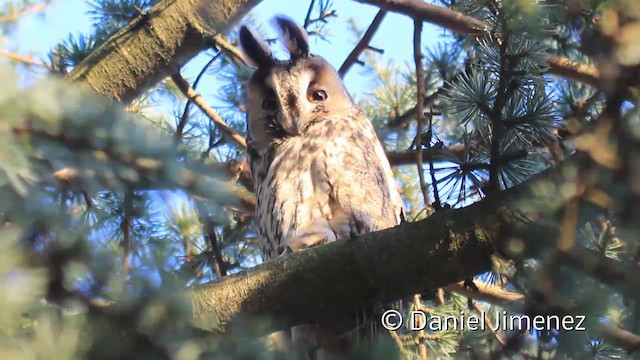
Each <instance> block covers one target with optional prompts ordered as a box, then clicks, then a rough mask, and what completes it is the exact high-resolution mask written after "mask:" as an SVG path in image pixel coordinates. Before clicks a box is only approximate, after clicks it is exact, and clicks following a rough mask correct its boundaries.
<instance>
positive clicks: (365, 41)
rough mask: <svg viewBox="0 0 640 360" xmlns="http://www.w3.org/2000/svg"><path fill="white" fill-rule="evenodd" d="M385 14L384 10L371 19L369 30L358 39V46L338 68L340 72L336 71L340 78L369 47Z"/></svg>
mask: <svg viewBox="0 0 640 360" xmlns="http://www.w3.org/2000/svg"><path fill="white" fill-rule="evenodd" d="M386 14H387V12H386V11H385V10H380V11H378V13H377V14H376V16H375V17H374V18H373V21H372V22H371V25H369V28H368V29H367V31H366V32H365V33H364V35H363V36H362V39H360V42H358V45H356V47H355V48H354V49H353V50H352V51H351V53H350V54H349V56H347V58H346V59H345V60H344V63H342V66H340V70H338V74H340V77H344V76H345V74H346V73H347V72H348V71H349V69H350V68H351V66H353V64H354V63H355V62H356V61H357V60H358V56H360V54H361V53H362V52H363V51H364V50H365V49H366V48H367V47H368V46H369V43H370V42H371V39H372V38H373V35H374V34H375V33H376V31H378V28H379V27H380V24H381V23H382V20H383V19H384V16H385V15H386Z"/></svg>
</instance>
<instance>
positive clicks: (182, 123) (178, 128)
mask: <svg viewBox="0 0 640 360" xmlns="http://www.w3.org/2000/svg"><path fill="white" fill-rule="evenodd" d="M220 54H222V53H221V52H218V53H217V54H215V55H214V56H213V57H212V58H211V59H210V60H209V61H208V62H207V63H206V64H205V66H203V67H202V70H200V72H199V73H198V76H196V79H195V80H194V81H193V88H192V90H193V92H195V90H196V88H197V87H198V84H199V83H200V80H201V79H202V76H203V75H204V74H205V73H206V72H207V70H208V69H209V67H210V66H211V65H212V64H213V63H214V61H216V60H217V59H218V57H219V56H220ZM178 76H179V74H178ZM179 79H182V76H179V78H178V81H179ZM188 85H189V84H187V86H188ZM180 91H182V93H183V94H184V96H186V97H187V103H186V104H185V106H184V110H183V111H182V116H181V117H180V120H179V121H178V125H176V134H175V138H176V140H180V139H181V138H182V134H183V133H184V128H185V126H187V121H188V120H189V113H190V111H189V110H190V109H191V103H192V102H193V100H192V99H191V98H190V97H189V96H188V95H187V93H188V92H189V88H188V87H185V86H184V83H183V84H182V88H180Z"/></svg>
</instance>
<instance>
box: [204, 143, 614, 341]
mask: <svg viewBox="0 0 640 360" xmlns="http://www.w3.org/2000/svg"><path fill="white" fill-rule="evenodd" d="M586 171H592V172H597V171H604V170H603V169H602V168H600V167H599V166H597V165H595V164H593V161H591V160H590V159H589V158H588V157H587V156H585V155H584V154H578V155H574V156H572V157H571V158H570V159H569V160H567V161H565V162H563V163H562V164H561V165H560V166H558V167H554V168H551V169H548V170H546V171H544V172H542V173H541V174H539V175H536V176H534V177H533V178H531V179H530V180H528V181H526V182H524V183H522V184H520V185H518V186H516V187H514V188H511V189H508V190H505V191H503V192H500V193H496V194H493V195H492V196H490V197H487V198H486V199H484V200H482V201H480V202H478V203H475V204H473V205H471V206H468V207H466V208H462V209H459V210H451V211H441V212H437V213H435V214H434V215H432V216H431V217H428V218H427V219H425V220H422V221H419V222H415V223H404V224H402V225H400V226H397V227H395V228H391V229H387V230H384V231H380V232H376V233H371V234H367V235H364V236H361V237H358V238H356V239H352V240H344V241H338V242H334V243H331V244H327V245H324V246H320V247H317V248H314V249H310V250H307V251H301V252H297V253H294V254H291V255H289V256H287V257H284V258H278V259H275V260H273V261H269V262H266V263H264V264H262V265H259V266H257V267H255V268H252V269H250V270H247V271H244V272H242V273H239V274H234V275H230V276H228V277H226V278H225V279H223V280H222V281H218V282H213V283H209V284H205V285H202V286H199V287H196V288H194V289H193V290H192V302H193V312H194V317H195V318H196V319H197V321H198V322H199V323H200V324H202V325H203V326H207V327H209V328H215V329H217V330H219V331H228V330H230V329H232V328H233V327H234V326H235V324H237V323H239V322H241V320H240V319H241V318H243V317H247V316H249V317H251V316H254V317H263V318H264V317H268V316H273V317H274V319H275V320H274V321H271V322H266V323H263V325H262V326H255V327H253V329H254V330H255V332H256V334H264V333H267V332H269V331H271V330H274V329H283V328H286V327H288V326H291V325H294V324H298V323H303V322H311V321H318V320H319V319H328V318H330V317H331V316H334V315H335V312H336V311H338V310H337V309H339V311H341V312H345V313H348V312H349V311H351V310H354V309H357V308H359V307H361V306H362V305H363V304H372V303H377V302H380V301H382V302H385V301H393V300H396V299H399V298H406V297H409V296H411V295H413V294H415V293H420V292H426V291H435V289H437V288H438V287H441V286H446V285H449V284H451V283H454V282H456V281H459V280H461V279H465V278H469V277H472V276H474V275H476V274H479V273H482V272H485V271H488V270H491V268H492V267H491V261H490V254H491V253H492V252H494V251H495V249H496V246H499V247H500V248H504V249H509V248H513V247H511V246H505V245H507V244H511V243H512V242H513V241H516V242H517V243H518V244H520V245H523V246H520V248H524V250H523V252H522V253H521V254H525V253H526V254H528V255H530V254H535V253H536V252H537V251H539V250H540V248H541V247H544V246H545V244H546V245H547V246H548V244H549V243H548V242H546V241H544V239H555V238H556V236H557V234H558V233H559V229H558V225H557V222H556V224H555V225H553V224H554V222H553V221H550V222H549V224H547V225H545V224H546V222H545V221H544V220H543V219H544V218H545V217H546V216H551V215H553V214H554V213H555V211H557V210H558V209H560V208H561V207H562V206H563V205H564V204H565V203H566V202H567V201H568V200H569V199H572V198H574V197H576V196H578V195H579V190H578V187H576V186H574V187H570V188H572V190H570V191H564V190H563V191H560V190H559V189H560V188H562V189H567V188H568V187H567V186H566V184H567V183H569V184H571V183H575V182H577V181H578V180H580V179H585V178H586V177H585V172H586ZM541 189H542V190H541ZM524 208H526V209H527V210H528V211H530V212H529V214H534V213H535V216H536V218H537V220H536V221H535V222H532V221H530V220H528V219H524V218H523V216H521V213H520V212H519V211H520V210H519V209H524ZM327 264H330V265H327ZM460 264H464V266H460ZM311 274H313V275H312V276H311ZM308 299H314V301H313V304H309V302H308Z"/></svg>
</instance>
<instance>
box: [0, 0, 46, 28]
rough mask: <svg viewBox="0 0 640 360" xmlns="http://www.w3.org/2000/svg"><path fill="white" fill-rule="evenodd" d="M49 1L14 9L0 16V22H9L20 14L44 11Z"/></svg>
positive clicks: (20, 15)
mask: <svg viewBox="0 0 640 360" xmlns="http://www.w3.org/2000/svg"><path fill="white" fill-rule="evenodd" d="M50 1H51V0H48V1H45V2H43V3H40V4H36V5H32V6H29V7H26V8H25V9H23V10H21V11H16V12H14V13H13V14H9V15H3V16H0V23H6V22H10V21H15V20H17V19H18V18H20V17H22V16H25V15H29V14H36V13H41V12H44V10H45V9H46V8H47V5H49V2H50Z"/></svg>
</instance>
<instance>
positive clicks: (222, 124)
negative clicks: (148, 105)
mask: <svg viewBox="0 0 640 360" xmlns="http://www.w3.org/2000/svg"><path fill="white" fill-rule="evenodd" d="M171 80H173V82H174V83H175V84H176V86H178V88H179V89H180V91H182V93H183V94H184V96H186V97H187V99H189V100H191V101H193V103H194V104H196V105H197V106H198V107H199V108H200V110H202V112H204V113H205V115H207V117H208V118H209V119H210V120H211V121H213V123H214V124H216V126H217V128H218V130H220V131H221V132H222V133H223V134H224V135H226V136H227V138H228V139H231V140H232V141H233V142H235V143H236V144H238V145H240V146H241V147H243V148H246V147H247V142H246V140H245V139H244V136H242V135H240V134H238V133H237V132H236V131H235V130H233V129H232V128H230V127H229V125H227V122H226V121H224V119H222V117H220V115H218V113H217V112H216V111H215V110H213V108H211V106H210V105H209V104H208V103H207V102H206V101H205V100H204V99H203V98H202V96H201V95H200V94H198V93H197V92H196V91H195V90H194V89H193V88H192V87H191V85H189V83H188V82H187V81H186V80H185V79H184V78H183V77H182V75H180V74H179V73H175V74H173V75H171Z"/></svg>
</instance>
